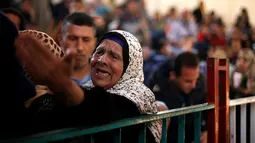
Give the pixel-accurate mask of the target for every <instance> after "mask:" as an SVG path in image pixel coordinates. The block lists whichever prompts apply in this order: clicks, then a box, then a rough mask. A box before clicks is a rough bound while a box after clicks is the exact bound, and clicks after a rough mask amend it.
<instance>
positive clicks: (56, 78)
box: [15, 34, 84, 104]
mask: <svg viewBox="0 0 255 143" xmlns="http://www.w3.org/2000/svg"><path fill="white" fill-rule="evenodd" d="M15 47H16V55H17V57H18V58H19V59H20V61H21V63H22V64H24V65H26V67H27V70H28V72H29V73H31V74H33V75H34V76H35V77H36V79H37V80H39V81H40V82H41V83H43V84H44V85H47V86H48V87H49V88H50V89H51V90H52V91H53V92H55V93H62V94H65V95H67V96H66V97H65V98H64V97H61V99H63V100H64V101H65V102H66V103H67V104H69V101H70V103H71V104H73V103H74V104H77V103H80V102H81V100H82V99H83V96H84V94H83V92H82V90H81V89H80V87H79V86H78V85H76V84H75V83H74V82H73V81H72V78H71V76H72V69H73V64H74V57H75V55H76V50H75V49H69V50H68V51H66V55H65V57H64V59H63V60H61V59H59V58H57V57H55V56H54V55H53V54H52V53H51V52H50V51H49V50H48V49H46V48H45V47H43V44H42V43H41V42H40V41H38V40H37V39H36V38H34V37H33V36H31V35H28V34H20V35H19V36H18V38H17V39H16V41H15ZM67 100H68V101H67Z"/></svg>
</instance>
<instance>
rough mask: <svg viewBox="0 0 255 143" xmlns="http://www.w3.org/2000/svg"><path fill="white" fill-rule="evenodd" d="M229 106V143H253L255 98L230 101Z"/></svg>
mask: <svg viewBox="0 0 255 143" xmlns="http://www.w3.org/2000/svg"><path fill="white" fill-rule="evenodd" d="M229 106H230V129H231V130H230V142H231V143H236V142H241V143H246V142H250V143H255V136H254V135H255V112H254V111H255V97H246V98H240V99H235V100H231V101H230V102H229ZM247 109H248V110H247ZM237 111H239V112H237ZM247 111H248V112H247ZM247 114H248V115H247ZM237 115H238V116H237ZM237 120H238V121H239V122H238V123H237Z"/></svg>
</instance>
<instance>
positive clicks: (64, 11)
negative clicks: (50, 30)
mask: <svg viewBox="0 0 255 143" xmlns="http://www.w3.org/2000/svg"><path fill="white" fill-rule="evenodd" d="M65 3H66V2H65V1H63V2H61V3H59V4H56V5H52V4H51V3H50V8H51V13H52V17H53V19H54V20H55V25H54V26H57V25H58V23H59V22H61V21H62V20H64V18H65V17H66V16H67V15H68V14H69V9H68V8H67V7H66V4H65Z"/></svg>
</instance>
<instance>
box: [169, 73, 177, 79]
mask: <svg viewBox="0 0 255 143" xmlns="http://www.w3.org/2000/svg"><path fill="white" fill-rule="evenodd" d="M175 78H176V75H175V72H174V71H170V72H169V80H175Z"/></svg>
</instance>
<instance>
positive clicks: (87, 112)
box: [30, 88, 154, 143]
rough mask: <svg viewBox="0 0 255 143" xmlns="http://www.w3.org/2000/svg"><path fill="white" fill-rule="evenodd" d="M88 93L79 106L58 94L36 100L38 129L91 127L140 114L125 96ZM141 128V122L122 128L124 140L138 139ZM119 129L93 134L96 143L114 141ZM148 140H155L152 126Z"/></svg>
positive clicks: (96, 90)
mask: <svg viewBox="0 0 255 143" xmlns="http://www.w3.org/2000/svg"><path fill="white" fill-rule="evenodd" d="M84 92H85V93H86V96H85V100H84V101H83V102H82V103H81V104H80V105H78V106H76V107H65V106H62V105H61V104H60V103H58V102H57V101H56V100H55V99H54V95H43V96H41V97H40V98H38V99H36V100H35V101H34V102H33V104H32V105H31V107H30V113H31V114H32V116H34V117H33V118H34V120H33V124H34V125H33V126H34V127H35V129H34V131H36V132H41V131H47V130H53V129H57V128H64V127H71V126H81V125H82V126H83V127H87V128H89V127H95V126H100V125H104V124H109V123H111V122H114V121H116V120H120V119H125V118H130V117H135V116H139V115H140V112H139V110H138V108H137V107H136V105H135V104H134V103H132V102H131V101H130V100H128V99H127V98H125V97H122V96H118V95H113V94H109V93H107V92H105V90H103V89H101V88H94V89H92V90H86V89H85V90H84ZM141 127H142V126H141V125H137V126H131V127H126V128H122V135H121V137H122V142H124V143H135V142H138V134H139V130H140V129H141ZM38 129H39V130H38ZM118 131H119V130H114V131H107V132H103V133H97V134H95V135H93V140H94V142H95V143H112V142H114V135H117V133H118ZM147 139H148V140H149V142H154V141H153V140H154V138H153V136H152V134H151V133H150V131H149V129H147ZM75 140H76V141H77V140H79V138H77V139H75ZM88 140H89V138H88V137H86V136H85V137H83V138H82V141H83V142H84V141H85V142H86V141H88Z"/></svg>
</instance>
